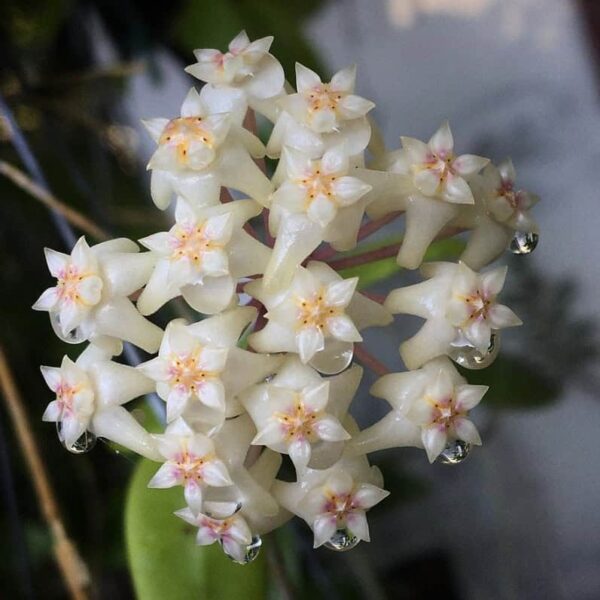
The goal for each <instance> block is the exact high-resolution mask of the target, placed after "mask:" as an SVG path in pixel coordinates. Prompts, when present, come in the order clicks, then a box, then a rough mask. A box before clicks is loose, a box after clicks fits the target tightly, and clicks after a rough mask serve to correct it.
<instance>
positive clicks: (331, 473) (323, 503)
mask: <svg viewBox="0 0 600 600" xmlns="http://www.w3.org/2000/svg"><path fill="white" fill-rule="evenodd" d="M381 484H382V481H381V475H380V473H379V471H378V470H375V471H374V470H372V469H370V468H369V465H368V462H367V460H366V459H365V457H357V458H354V459H342V460H340V462H339V463H336V464H335V465H334V466H333V467H331V468H329V469H326V470H323V471H315V470H312V469H306V470H305V471H304V472H303V474H302V477H301V478H300V479H299V480H298V482H297V483H284V482H280V481H278V482H276V485H275V486H274V493H275V496H276V498H277V500H278V501H279V502H280V503H281V505H282V506H284V507H285V508H286V509H287V510H289V511H290V512H293V513H294V514H297V515H298V516H299V517H301V518H302V519H304V521H306V523H308V525H309V526H310V527H311V529H312V530H313V533H314V547H315V548H318V547H320V546H322V545H323V544H325V543H326V542H328V541H329V540H330V539H331V538H332V537H333V536H334V534H335V533H336V531H339V530H346V531H348V532H349V533H350V534H351V535H352V536H355V537H356V538H358V539H359V540H364V541H366V542H368V541H369V540H370V537H369V526H368V523H367V518H366V512H367V511H368V510H369V509H370V508H372V507H373V506H375V505H376V504H378V503H379V502H381V501H382V500H383V499H384V498H385V497H386V496H388V495H389V492H387V491H386V490H383V489H381V487H380V485H381Z"/></svg>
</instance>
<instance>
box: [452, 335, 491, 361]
mask: <svg viewBox="0 0 600 600" xmlns="http://www.w3.org/2000/svg"><path fill="white" fill-rule="evenodd" d="M498 352H500V333H499V332H497V331H493V332H492V336H491V337H490V345H489V346H488V349H487V351H486V352H481V351H480V350H478V349H477V348H473V346H454V347H453V348H452V351H451V352H450V358H451V359H452V360H453V361H454V362H456V363H458V364H459V365H460V366H461V367H465V369H485V368H486V367H489V366H490V365H491V364H492V363H493V362H494V361H495V360H496V357H497V356H498Z"/></svg>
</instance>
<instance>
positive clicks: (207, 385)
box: [34, 32, 537, 563]
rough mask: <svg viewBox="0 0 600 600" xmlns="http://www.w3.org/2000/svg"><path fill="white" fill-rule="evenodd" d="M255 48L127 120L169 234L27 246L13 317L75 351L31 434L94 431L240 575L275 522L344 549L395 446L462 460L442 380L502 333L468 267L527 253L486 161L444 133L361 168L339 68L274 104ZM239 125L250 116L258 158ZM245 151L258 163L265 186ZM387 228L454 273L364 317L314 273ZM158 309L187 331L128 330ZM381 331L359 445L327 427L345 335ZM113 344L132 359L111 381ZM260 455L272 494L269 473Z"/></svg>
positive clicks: (458, 403) (514, 201)
mask: <svg viewBox="0 0 600 600" xmlns="http://www.w3.org/2000/svg"><path fill="white" fill-rule="evenodd" d="M271 42H272V38H263V39H260V40H256V41H253V42H252V41H250V40H249V39H248V37H247V36H246V34H245V33H244V32H242V33H240V34H239V35H238V36H237V37H236V38H235V39H234V40H233V41H232V42H231V44H230V45H229V49H228V50H227V52H225V53H222V52H220V51H218V50H198V51H196V53H195V55H196V59H197V62H196V63H194V64H192V65H191V66H189V67H188V68H187V69H186V70H187V71H188V72H189V73H190V74H191V75H192V76H193V77H195V78H197V79H198V80H200V81H201V82H204V85H203V86H202V87H201V88H200V91H197V90H196V88H192V89H191V90H190V92H189V94H188V95H187V97H186V98H185V100H184V102H183V105H182V107H181V114H180V115H176V116H174V117H172V118H170V119H169V118H155V119H150V120H148V121H146V122H145V125H146V127H147V129H148V131H149V133H150V135H151V136H152V138H153V139H154V141H155V142H156V144H157V147H156V151H155V152H154V154H153V155H152V157H151V159H150V162H149V164H148V168H149V169H150V170H151V171H152V175H151V195H152V199H153V200H154V203H155V204H156V206H157V207H158V208H159V209H163V210H165V209H168V208H169V207H171V210H170V212H169V215H172V218H173V224H172V226H171V228H170V229H169V230H168V231H161V232H153V233H151V232H149V235H147V236H146V237H144V238H143V239H141V240H138V242H139V245H138V244H137V243H135V242H133V241H130V240H124V239H118V240H113V241H109V242H104V243H101V244H97V245H94V246H90V245H88V243H87V242H86V240H85V239H84V238H81V239H80V240H79V241H78V242H77V244H76V245H75V247H74V248H73V250H72V252H71V254H70V255H66V254H61V253H59V252H55V251H53V250H47V251H46V258H47V262H48V267H49V270H50V273H51V275H52V276H53V277H54V278H56V284H55V285H54V287H51V288H50V289H48V290H46V291H45V292H44V293H43V294H42V295H41V297H40V299H39V300H38V301H37V303H36V304H35V306H34V308H35V309H36V310H42V311H47V312H48V313H49V315H50V321H51V323H52V326H53V327H54V330H55V332H56V334H57V335H58V336H59V337H60V338H61V339H62V340H64V341H65V342H68V343H83V342H86V343H87V344H88V345H87V347H86V349H85V350H84V351H83V352H82V353H80V354H79V357H78V358H77V359H76V360H72V359H71V358H69V357H68V356H65V357H64V358H63V360H62V363H61V366H60V367H42V373H43V375H44V378H45V379H46V382H47V384H48V386H49V388H50V390H51V391H52V392H53V394H54V395H55V398H54V399H53V400H52V401H51V402H50V404H49V405H48V408H47V409H46V411H45V413H44V416H43V419H44V420H46V421H52V422H55V423H56V424H57V430H58V435H59V438H60V439H61V441H62V443H63V444H64V445H65V446H66V447H67V448H68V449H70V450H71V451H74V452H79V451H83V450H85V449H86V448H87V447H88V446H89V445H90V443H89V442H90V440H91V439H94V438H95V437H96V436H97V437H102V438H105V439H108V440H112V441H113V442H117V443H119V444H122V445H123V446H125V447H127V448H129V449H130V450H132V451H134V452H136V453H138V454H140V455H142V456H144V457H146V458H148V459H150V460H152V461H155V462H156V474H155V475H154V477H153V478H152V479H151V481H149V482H148V485H149V486H150V487H151V488H168V487H173V486H179V487H181V488H182V494H181V510H179V511H177V513H176V514H177V516H179V517H180V518H182V519H183V520H185V521H186V522H188V523H190V524H191V525H193V526H194V527H196V528H197V541H198V544H200V545H206V544H212V543H213V542H219V543H220V544H221V545H222V547H223V549H224V551H225V552H226V554H227V555H228V556H230V557H231V558H232V559H233V560H235V561H237V562H240V563H245V562H248V561H249V560H251V559H252V558H253V557H254V556H255V555H256V553H257V551H258V548H259V546H260V536H261V535H262V534H265V533H267V532H269V531H271V530H273V529H274V528H276V527H278V526H280V525H282V524H283V523H285V522H286V521H287V520H289V519H290V518H291V517H292V516H293V515H297V516H299V517H300V518H301V519H303V520H304V521H305V522H306V523H307V525H308V526H309V527H310V528H311V529H312V531H313V534H314V545H315V547H317V546H321V545H325V546H328V547H330V548H333V549H336V550H345V549H348V548H351V547H353V546H354V545H356V543H358V541H360V540H366V541H368V540H369V527H368V525H367V518H366V514H367V512H368V511H369V510H370V509H371V508H372V507H373V506H375V505H376V504H378V503H379V502H381V501H382V500H383V499H384V498H385V497H386V496H387V495H388V492H387V491H385V489H384V484H383V478H382V475H381V473H380V471H379V470H378V469H377V468H376V467H374V466H371V465H370V464H369V460H368V458H367V454H368V453H369V452H372V451H374V450H379V449H382V448H391V447H402V446H416V447H421V448H424V450H425V453H426V455H427V458H428V459H429V461H431V462H433V461H434V460H436V459H438V457H440V456H441V457H442V458H443V460H444V461H445V462H458V461H459V460H460V459H461V458H462V457H464V456H465V455H466V453H467V452H468V450H469V448H470V447H471V445H473V444H481V439H480V437H479V434H478V432H477V429H476V428H475V425H474V424H473V423H472V421H471V420H470V418H469V411H470V410H471V409H473V408H474V407H475V406H477V404H478V403H479V402H480V401H481V400H482V398H483V397H484V395H485V392H486V389H487V388H486V387H484V386H475V385H469V383H468V381H467V380H466V379H465V378H464V377H463V376H462V375H461V374H459V372H458V371H457V369H456V367H455V365H454V363H459V364H461V365H463V366H466V367H468V368H481V367H484V366H486V365H487V364H489V363H490V362H491V361H492V360H493V358H494V357H495V355H496V354H497V351H498V335H499V333H498V332H499V331H500V330H501V329H503V328H505V327H512V326H515V325H519V324H520V323H521V322H520V320H519V319H518V317H517V316H516V315H515V314H514V313H513V312H512V311H511V310H510V309H509V308H508V307H506V306H504V305H503V304H501V303H500V302H499V300H498V296H499V294H500V292H501V289H502V287H503V285H504V279H505V277H506V268H503V267H498V268H493V269H491V270H486V271H483V272H480V271H479V269H480V268H481V267H483V266H485V265H487V264H488V263H489V262H491V261H492V260H493V259H495V258H496V257H497V256H499V255H500V254H501V253H502V252H503V251H504V250H505V249H506V248H507V247H509V246H510V247H511V248H512V249H513V251H515V252H519V253H526V252H528V251H531V250H532V249H533V247H534V246H535V243H536V241H537V227H536V225H535V223H534V221H533V219H532V217H531V215H530V212H529V209H530V207H531V206H532V205H533V204H534V202H535V200H536V198H535V197H534V196H533V195H531V194H528V193H526V192H523V191H519V190H518V189H517V188H516V187H515V171H514V167H513V166H512V163H511V162H510V161H506V162H504V163H502V164H500V165H499V166H494V165H492V164H491V163H490V162H489V160H488V159H486V158H482V157H479V156H475V155H471V154H461V153H459V152H457V151H456V150H455V148H454V140H453V137H452V133H451V130H450V127H449V125H448V124H447V123H445V124H442V126H441V127H440V128H439V129H438V130H437V132H436V133H435V134H434V135H433V136H432V138H431V139H430V140H429V141H428V142H423V141H420V140H417V139H414V138H409V137H403V138H401V143H402V147H401V149H399V150H394V151H391V152H386V151H379V152H375V151H373V152H372V157H371V160H370V161H367V158H366V150H367V147H368V145H369V143H370V140H371V122H370V118H369V113H370V111H371V109H372V108H373V106H374V105H373V103H372V102H370V101H369V100H367V99H364V98H362V97H360V96H358V95H356V94H355V92H354V88H355V76H356V70H355V68H354V67H348V68H345V69H342V70H341V71H338V72H337V73H336V74H335V75H334V76H333V77H332V79H331V80H330V81H329V82H323V81H322V80H321V78H320V77H319V76H318V75H317V74H316V73H314V72H313V71H311V70H310V69H308V68H306V67H304V66H302V65H300V64H298V65H297V66H296V81H295V85H296V91H295V92H294V91H293V89H292V86H291V84H289V83H287V82H286V81H285V79H284V73H283V69H282V68H281V65H280V64H279V62H278V61H277V60H276V58H275V57H274V56H273V55H272V54H270V52H269V49H270V46H271ZM290 92H291V93H290ZM256 116H258V118H259V119H262V120H263V121H265V122H271V123H272V129H271V134H270V138H269V139H268V142H267V144H266V146H264V145H263V143H262V142H261V141H260V140H259V139H258V137H257V136H256V128H255V127H253V126H252V123H255V119H256ZM265 156H269V157H270V158H272V159H276V160H277V161H278V162H277V166H276V168H275V169H274V170H273V172H272V173H271V174H270V175H271V176H270V177H269V175H268V174H267V173H266V172H265V170H264V169H261V164H264V163H263V162H262V159H263V158H264V157H265ZM392 213H394V214H400V213H404V215H405V235H404V241H403V243H402V245H401V248H400V251H399V253H398V263H399V264H400V265H401V266H403V267H405V268H409V269H415V268H417V267H419V266H421V263H422V261H423V257H424V255H425V253H426V251H427V248H428V247H429V245H430V244H431V243H432V242H433V241H434V240H435V239H436V238H437V237H439V236H440V235H442V236H443V235H446V234H450V233H456V232H459V231H465V230H469V231H470V237H469V239H468V242H467V244H466V248H465V251H464V254H463V256H462V259H461V260H460V261H459V262H458V263H449V262H439V263H429V264H423V265H422V269H421V271H422V274H423V277H424V280H423V282H421V283H417V284H415V285H411V286H408V287H400V288H398V289H396V290H394V291H392V292H391V293H390V294H389V296H388V298H387V299H386V300H385V302H383V303H379V302H376V301H375V300H373V299H370V298H369V297H368V296H366V295H363V294H361V293H360V292H359V291H358V287H357V286H358V285H359V283H360V281H359V279H358V278H357V277H352V278H348V279H344V278H343V277H342V276H341V275H340V273H339V272H337V271H336V269H335V268H334V267H335V264H336V263H335V262H332V266H329V265H328V264H327V262H326V261H323V260H318V258H319V256H321V257H323V256H326V257H337V258H338V259H339V258H340V257H339V254H338V253H342V252H345V251H349V250H353V249H355V247H356V246H357V243H358V240H359V239H361V238H362V237H364V235H363V233H364V232H365V231H366V230H365V224H367V229H369V228H370V230H371V231H373V230H374V229H375V228H376V227H375V225H376V223H373V220H377V219H380V218H382V217H384V218H388V219H390V220H391V214H392ZM260 215H262V217H264V219H263V220H262V221H257V219H256V218H257V217H259V216H260ZM257 232H262V233H263V234H264V235H259V234H258V233H257ZM326 244H328V245H329V247H328V246H326ZM140 246H141V247H142V248H143V249H144V250H143V251H140V250H141V248H140ZM354 251H355V252H356V250H354ZM338 262H339V261H338ZM179 297H181V298H182V301H184V302H185V303H187V305H188V306H189V308H190V309H192V312H194V314H195V315H196V316H195V317H194V318H193V319H192V322H189V321H187V320H185V319H183V318H178V319H175V320H173V321H171V322H170V323H169V324H168V325H167V326H166V328H165V329H164V330H162V329H161V328H159V327H158V326H157V325H155V324H153V323H152V322H151V320H150V318H149V317H151V315H153V314H154V313H155V312H156V311H158V310H159V309H160V308H161V307H163V306H164V305H165V304H166V303H168V302H170V301H172V300H173V299H175V298H179ZM188 312H189V311H188ZM394 314H410V315H416V316H418V317H421V318H422V319H423V320H424V322H423V326H422V328H421V329H420V330H419V331H418V332H417V333H416V334H415V335H414V336H413V337H412V338H410V339H409V340H406V341H405V342H403V343H402V345H401V347H400V354H401V357H402V360H403V362H404V365H405V366H406V367H407V369H408V371H405V372H398V373H390V374H387V375H385V376H383V377H382V378H381V379H379V380H378V381H377V383H376V384H375V385H374V386H373V388H372V390H371V392H372V394H373V395H375V396H378V397H382V398H385V399H386V400H387V401H388V402H389V404H390V406H391V411H390V412H389V413H388V414H387V415H386V416H385V417H384V418H383V419H382V420H381V421H379V422H378V423H376V424H374V425H373V426H371V427H369V428H368V429H365V430H363V431H360V429H359V427H358V425H357V423H356V422H355V421H354V419H353V418H352V416H351V414H350V411H349V409H350V406H351V403H352V401H353V399H354V397H355V394H356V392H357V389H358V387H359V384H360V381H361V377H362V374H363V370H362V368H361V367H360V366H358V365H356V364H353V354H354V348H355V345H356V344H359V343H361V342H362V339H363V338H362V331H363V330H365V329H367V328H371V327H386V326H387V327H393V326H394V325H393V315H394ZM123 342H126V343H130V344H134V345H135V346H138V347H139V348H141V349H142V350H144V351H145V352H147V353H149V354H155V355H156V356H154V357H153V358H150V359H149V360H147V361H145V362H143V363H142V364H139V365H136V366H126V365H124V364H121V363H120V362H117V357H118V356H119V354H120V353H121V351H122V349H123ZM367 362H368V361H367ZM398 364H399V363H398ZM150 393H156V394H157V395H158V397H159V398H160V399H162V401H164V405H165V408H166V410H165V423H164V431H163V433H161V434H159V435H157V434H150V433H148V432H147V431H146V430H145V429H144V428H143V427H142V425H140V424H139V423H138V421H137V420H136V419H135V418H134V417H133V416H132V414H131V412H129V411H128V410H127V409H126V408H125V406H126V405H127V403H129V402H130V401H132V400H134V399H136V398H139V397H140V396H144V395H147V394H150ZM359 401H360V402H369V399H368V398H365V397H363V398H360V399H359ZM285 457H289V458H285ZM283 460H285V461H286V462H287V468H288V471H289V469H293V471H292V472H294V473H295V476H294V478H293V481H289V479H290V477H289V474H288V476H287V477H285V478H283V477H280V473H281V472H282V461H283ZM284 469H285V465H284ZM149 493H160V491H153V492H149Z"/></svg>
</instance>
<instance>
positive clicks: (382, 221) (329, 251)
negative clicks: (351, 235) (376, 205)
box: [311, 210, 404, 261]
mask: <svg viewBox="0 0 600 600" xmlns="http://www.w3.org/2000/svg"><path fill="white" fill-rule="evenodd" d="M403 212H404V211H401V210H398V211H396V212H393V213H390V214H389V215H385V217H381V218H379V219H375V220H374V221H369V222H368V223H365V224H364V225H363V226H362V227H361V228H360V229H359V230H358V236H357V241H359V242H360V241H361V240H364V239H365V238H366V237H369V236H370V235H372V234H374V233H375V232H376V231H379V230H380V229H381V228H382V227H385V226H386V225H387V224H388V223H391V222H392V221H394V220H395V219H397V218H398V217H399V216H400V215H401V214H403ZM336 254H337V250H335V248H332V247H331V246H329V245H326V246H324V247H323V248H319V249H317V250H315V251H314V252H313V253H312V254H311V258H312V259H313V260H322V261H328V260H329V259H331V258H333V257H334V256H335V255H336Z"/></svg>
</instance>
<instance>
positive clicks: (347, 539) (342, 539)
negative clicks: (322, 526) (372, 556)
mask: <svg viewBox="0 0 600 600" xmlns="http://www.w3.org/2000/svg"><path fill="white" fill-rule="evenodd" d="M359 542H360V540H359V539H358V538H357V537H356V536H355V535H353V534H352V533H350V532H349V531H348V530H347V529H338V530H337V531H336V532H335V533H334V534H333V535H332V536H331V538H330V539H329V541H328V542H325V548H329V549H330V550H335V551H336V552H346V550H352V548H355V547H356V546H358V544H359Z"/></svg>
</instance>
